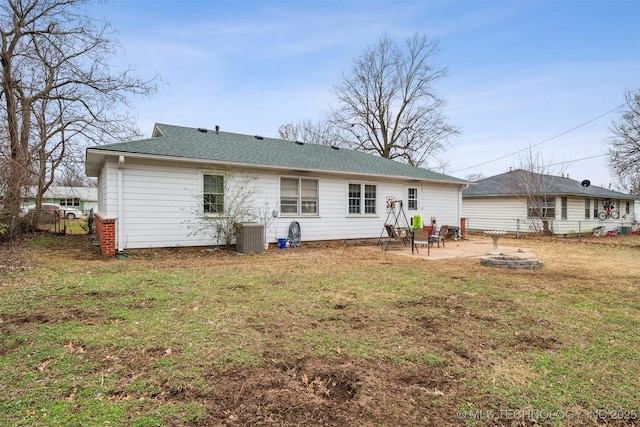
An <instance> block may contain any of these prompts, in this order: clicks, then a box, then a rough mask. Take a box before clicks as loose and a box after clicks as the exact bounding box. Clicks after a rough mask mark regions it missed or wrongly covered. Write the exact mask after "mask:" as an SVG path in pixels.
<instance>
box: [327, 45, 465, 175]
mask: <svg viewBox="0 0 640 427" xmlns="http://www.w3.org/2000/svg"><path fill="white" fill-rule="evenodd" d="M437 53H438V44H437V43H436V42H435V41H431V40H429V39H427V38H426V37H425V36H419V35H417V34H416V35H415V36H413V37H411V38H409V39H407V40H406V42H405V43H404V44H403V45H400V44H397V43H396V42H394V41H393V40H392V39H390V38H389V37H387V36H383V37H381V38H380V40H379V42H378V44H377V45H375V46H373V47H372V48H369V49H367V50H366V51H365V52H364V53H363V54H362V55H361V56H359V57H358V58H357V59H356V60H355V62H354V65H353V70H352V72H351V74H350V75H344V74H343V76H342V79H341V82H340V83H339V84H338V85H336V86H335V87H334V93H335V95H336V97H337V99H338V102H339V106H338V108H337V109H335V110H334V111H333V112H332V115H331V121H332V123H333V124H334V125H335V126H337V127H338V128H340V129H341V130H342V131H343V132H344V134H345V136H346V137H345V138H343V139H342V141H341V145H346V146H348V147H351V148H354V149H357V150H362V151H365V152H372V153H376V154H378V155H380V156H381V157H386V158H389V159H396V160H399V161H403V162H406V163H408V164H411V165H414V166H427V165H428V162H429V160H430V158H431V157H432V156H433V155H434V154H436V153H438V152H440V151H442V150H444V148H445V147H446V145H447V144H448V143H449V140H450V138H452V137H453V136H456V135H458V134H459V133H460V130H459V129H458V128H456V127H454V126H452V125H450V124H449V123H448V120H447V118H446V117H445V115H444V112H443V108H444V106H445V101H444V100H443V99H442V98H441V97H439V96H438V95H437V93H436V90H435V88H434V85H435V83H437V82H438V81H439V80H440V79H442V78H443V77H445V76H446V75H447V70H446V68H440V67H438V66H437V65H435V63H434V62H433V59H434V57H435V55H436V54H437Z"/></svg>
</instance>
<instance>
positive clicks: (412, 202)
mask: <svg viewBox="0 0 640 427" xmlns="http://www.w3.org/2000/svg"><path fill="white" fill-rule="evenodd" d="M407 210H410V211H417V210H418V189H417V188H415V187H409V188H407Z"/></svg>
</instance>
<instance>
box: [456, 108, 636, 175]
mask: <svg viewBox="0 0 640 427" xmlns="http://www.w3.org/2000/svg"><path fill="white" fill-rule="evenodd" d="M624 106H625V104H621V105H618V106H617V107H615V108H613V109H611V110H609V111H607V112H606V113H603V114H600V115H599V116H598V117H595V118H593V119H591V120H588V121H586V122H584V123H582V124H579V125H578V126H575V127H573V128H571V129H569V130H566V131H564V132H562V133H559V134H557V135H555V136H552V137H551V138H548V139H545V140H544V141H540V142H537V143H535V144H533V145H530V146H528V147H527V148H522V149H520V150H518V151H514V152H513V153H510V154H505V155H504V156H500V157H497V158H495V159H493V160H488V161H486V162H482V163H478V164H476V165H473V166H469V167H466V168H463V169H458V170H457V171H453V172H450V173H452V174H453V173H458V172H462V171H466V170H469V169H474V168H477V167H478V166H483V165H486V164H489V163H493V162H497V161H498V160H502V159H506V158H507V157H511V156H513V155H515V154H518V153H521V152H523V151H526V150H530V149H531V148H533V147H537V146H538V145H542V144H544V143H547V142H549V141H553V140H554V139H557V138H560V137H561V136H564V135H566V134H568V133H570V132H573V131H575V130H577V129H580V128H581V127H583V126H586V125H588V124H589V123H593V122H595V121H596V120H598V119H601V118H602V117H604V116H606V115H609V114H611V113H613V112H614V111H616V110H618V109H620V108H622V107H624ZM603 155H604V154H603ZM595 157H600V156H595ZM581 160H586V158H585V159H581ZM572 161H578V160H572ZM565 163H570V162H565ZM549 166H553V165H549Z"/></svg>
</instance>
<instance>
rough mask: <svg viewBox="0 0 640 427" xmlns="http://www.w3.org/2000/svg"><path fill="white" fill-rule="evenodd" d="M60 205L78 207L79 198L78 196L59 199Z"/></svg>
mask: <svg viewBox="0 0 640 427" xmlns="http://www.w3.org/2000/svg"><path fill="white" fill-rule="evenodd" d="M60 206H66V207H75V208H78V207H80V199H78V198H67V199H60Z"/></svg>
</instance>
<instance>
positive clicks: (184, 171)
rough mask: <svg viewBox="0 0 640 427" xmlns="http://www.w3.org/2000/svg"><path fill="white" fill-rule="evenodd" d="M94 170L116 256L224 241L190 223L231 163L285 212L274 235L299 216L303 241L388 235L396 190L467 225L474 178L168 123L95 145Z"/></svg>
mask: <svg viewBox="0 0 640 427" xmlns="http://www.w3.org/2000/svg"><path fill="white" fill-rule="evenodd" d="M85 169H86V174H87V175H88V176H91V177H97V178H98V209H97V211H96V214H97V215H96V226H97V229H98V230H102V231H103V232H102V234H103V235H102V236H99V238H100V239H101V246H102V247H101V249H102V251H103V253H106V254H110V253H112V252H113V251H114V250H117V251H123V250H126V249H133V248H153V247H175V246H206V245H212V244H214V245H215V244H218V243H222V242H212V241H211V240H210V239H208V238H206V237H204V236H202V235H193V233H192V231H193V230H192V227H190V223H193V221H195V220H197V217H198V215H202V214H203V212H205V210H206V211H208V212H215V211H216V210H217V211H219V210H220V207H219V206H215V205H212V204H211V203H205V202H207V201H208V202H211V201H212V200H215V201H221V203H224V200H226V199H225V197H227V198H228V197H229V195H224V194H216V192H218V191H219V190H218V189H219V188H221V187H222V186H221V185H220V184H221V182H220V180H221V179H223V176H224V172H225V171H227V170H233V171H238V172H240V173H242V174H250V175H251V176H252V177H254V178H255V181H254V183H253V185H255V186H256V189H257V190H258V193H257V195H255V197H254V199H255V200H253V201H252V205H253V207H255V208H256V209H260V208H263V207H265V206H268V209H269V210H268V212H272V211H274V212H273V213H274V214H275V218H274V220H273V222H272V223H271V224H270V226H269V227H268V228H267V230H266V237H267V240H268V242H272V243H273V242H277V240H278V238H283V237H287V233H288V228H289V225H290V223H291V222H292V221H297V222H298V223H299V224H300V228H301V237H302V241H303V242H304V241H312V240H333V239H366V238H378V237H380V235H381V232H382V230H383V229H384V223H385V221H386V220H387V219H388V211H387V208H386V204H387V200H388V199H389V198H392V199H395V200H402V201H403V207H404V211H405V213H406V216H407V218H411V217H413V215H416V214H417V215H421V217H422V218H427V219H429V220H430V218H431V217H436V220H437V222H438V223H439V224H450V225H456V226H458V225H459V220H460V214H461V203H462V188H464V187H465V186H466V185H468V184H469V183H468V182H467V181H464V180H461V179H458V178H454V177H451V176H447V175H443V174H439V173H436V172H432V171H429V170H426V169H422V168H417V167H413V166H409V165H406V164H402V163H399V162H395V161H392V160H389V159H384V158H381V157H376V156H372V155H369V154H365V153H363V152H359V151H353V150H347V149H342V148H340V149H338V148H334V147H328V146H324V145H316V144H303V143H300V142H293V141H285V140H281V139H272V138H263V137H260V136H251V135H240V134H235V133H229V132H221V131H218V130H206V129H195V128H188V127H179V126H170V125H163V124H156V125H155V128H154V130H153V134H152V137H151V138H149V139H143V140H138V141H131V142H122V143H115V144H110V145H105V146H97V147H91V148H88V149H87V160H86V168H85ZM212 184H213V185H212ZM211 215H216V213H211ZM105 230H106V231H105ZM110 233H113V237H109V234H110ZM105 236H107V237H105ZM111 241H112V242H111ZM113 242H115V248H109V247H108V246H109V245H113Z"/></svg>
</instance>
